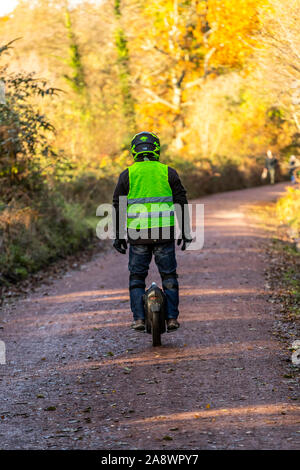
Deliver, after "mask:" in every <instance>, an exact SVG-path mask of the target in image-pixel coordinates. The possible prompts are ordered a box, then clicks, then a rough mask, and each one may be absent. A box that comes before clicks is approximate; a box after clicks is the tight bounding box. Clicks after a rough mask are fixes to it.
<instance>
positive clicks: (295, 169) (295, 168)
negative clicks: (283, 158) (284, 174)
mask: <svg viewBox="0 0 300 470" xmlns="http://www.w3.org/2000/svg"><path fill="white" fill-rule="evenodd" d="M299 171H300V161H299V160H298V159H297V158H296V157H295V155H291V157H290V161H289V176H290V179H291V182H292V183H293V184H296V183H297V176H298V173H299Z"/></svg>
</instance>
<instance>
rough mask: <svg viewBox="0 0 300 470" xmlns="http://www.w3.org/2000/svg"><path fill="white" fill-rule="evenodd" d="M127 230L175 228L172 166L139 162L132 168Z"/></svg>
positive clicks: (155, 162) (130, 169) (130, 168)
mask: <svg viewBox="0 0 300 470" xmlns="http://www.w3.org/2000/svg"><path fill="white" fill-rule="evenodd" d="M128 171H129V193H128V196H127V227H128V228H129V229H147V228H157V227H172V226H174V205H173V196H172V190H171V187H170V185H169V181H168V166H167V165H164V164H163V163H160V162H158V161H143V162H136V163H134V164H133V165H132V166H130V167H129V168H128Z"/></svg>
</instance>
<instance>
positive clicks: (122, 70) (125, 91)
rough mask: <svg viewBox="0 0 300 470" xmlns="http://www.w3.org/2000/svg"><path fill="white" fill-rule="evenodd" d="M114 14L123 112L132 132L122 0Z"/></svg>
mask: <svg viewBox="0 0 300 470" xmlns="http://www.w3.org/2000/svg"><path fill="white" fill-rule="evenodd" d="M114 14H115V19H116V22H117V27H116V31H115V44H116V49H117V63H118V69H119V80H120V86H121V93H122V98H123V114H124V117H125V120H126V122H127V125H128V131H129V132H130V133H132V132H134V131H135V128H136V122H135V110H134V100H133V97H132V93H131V76H130V67H129V50H128V45H127V39H126V35H125V31H124V29H123V27H122V11H121V0H114Z"/></svg>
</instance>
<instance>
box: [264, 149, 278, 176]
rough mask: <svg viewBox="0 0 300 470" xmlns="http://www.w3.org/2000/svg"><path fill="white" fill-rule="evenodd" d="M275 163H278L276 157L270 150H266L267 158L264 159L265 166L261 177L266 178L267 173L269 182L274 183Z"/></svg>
mask: <svg viewBox="0 0 300 470" xmlns="http://www.w3.org/2000/svg"><path fill="white" fill-rule="evenodd" d="M277 163H278V160H277V158H276V157H273V155H272V151H271V150H268V151H267V158H266V161H265V167H264V169H263V173H262V178H263V179H264V178H266V177H267V174H269V177H270V183H271V184H274V183H275V172H276V167H277Z"/></svg>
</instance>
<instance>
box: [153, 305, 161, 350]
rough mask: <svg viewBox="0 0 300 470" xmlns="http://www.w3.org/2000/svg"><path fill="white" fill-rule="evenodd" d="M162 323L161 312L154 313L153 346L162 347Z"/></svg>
mask: <svg viewBox="0 0 300 470" xmlns="http://www.w3.org/2000/svg"><path fill="white" fill-rule="evenodd" d="M160 334H161V321H160V312H153V313H152V345H153V346H161V339H160Z"/></svg>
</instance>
